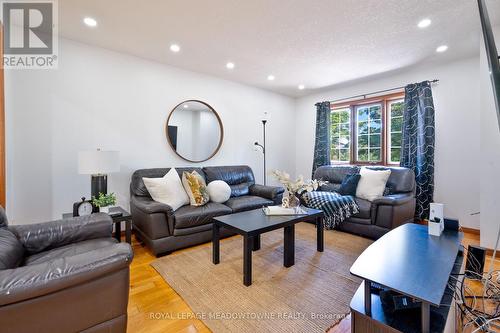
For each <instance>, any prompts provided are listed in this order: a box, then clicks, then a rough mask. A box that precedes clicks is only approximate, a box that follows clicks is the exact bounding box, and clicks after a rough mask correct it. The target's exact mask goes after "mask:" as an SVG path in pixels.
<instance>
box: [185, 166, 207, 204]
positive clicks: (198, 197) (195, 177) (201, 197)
mask: <svg viewBox="0 0 500 333" xmlns="http://www.w3.org/2000/svg"><path fill="white" fill-rule="evenodd" d="M182 186H183V187H184V190H185V191H186V193H187V195H188V197H189V203H190V204H191V206H203V205H204V204H206V203H207V202H208V200H210V198H209V196H208V191H207V184H205V179H204V178H203V177H202V176H201V175H200V174H199V173H198V172H196V171H192V172H187V171H184V172H183V173H182Z"/></svg>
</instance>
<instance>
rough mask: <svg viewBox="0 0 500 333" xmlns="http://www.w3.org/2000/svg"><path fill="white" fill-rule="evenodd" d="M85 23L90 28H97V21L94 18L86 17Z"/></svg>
mask: <svg viewBox="0 0 500 333" xmlns="http://www.w3.org/2000/svg"><path fill="white" fill-rule="evenodd" d="M83 23H85V24H86V25H88V26H89V27H97V21H96V20H95V19H93V18H92V17H86V18H84V19H83Z"/></svg>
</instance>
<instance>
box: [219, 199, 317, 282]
mask: <svg viewBox="0 0 500 333" xmlns="http://www.w3.org/2000/svg"><path fill="white" fill-rule="evenodd" d="M305 211H306V214H304V215H274V216H268V215H266V214H264V212H263V211H262V209H261V208H259V209H254V210H250V211H246V212H241V213H235V214H230V215H224V216H217V217H214V218H213V237H212V249H213V252H212V262H213V263H214V264H215V265H217V264H218V263H219V262H220V235H219V229H220V228H221V227H224V228H227V229H229V230H232V231H235V232H236V233H238V234H240V235H242V236H243V284H244V285H245V286H247V287H248V286H250V285H251V284H252V251H257V250H259V249H260V235H261V234H263V233H265V232H268V231H273V230H276V229H281V228H283V229H284V254H283V266H285V267H291V266H293V265H294V264H295V224H297V223H299V222H306V221H313V222H315V223H316V229H317V250H318V252H323V248H324V241H323V211H321V210H316V209H312V208H305Z"/></svg>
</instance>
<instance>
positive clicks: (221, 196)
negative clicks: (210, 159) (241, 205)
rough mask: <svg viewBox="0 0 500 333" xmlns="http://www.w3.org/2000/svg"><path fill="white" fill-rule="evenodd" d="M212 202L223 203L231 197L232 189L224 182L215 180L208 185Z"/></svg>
mask: <svg viewBox="0 0 500 333" xmlns="http://www.w3.org/2000/svg"><path fill="white" fill-rule="evenodd" d="M207 192H208V195H209V197H210V201H212V202H217V203H223V202H226V201H228V200H229V198H230V197H231V187H229V185H228V184H227V183H226V182H225V181H223V180H214V181H212V182H210V183H209V184H208V185H207Z"/></svg>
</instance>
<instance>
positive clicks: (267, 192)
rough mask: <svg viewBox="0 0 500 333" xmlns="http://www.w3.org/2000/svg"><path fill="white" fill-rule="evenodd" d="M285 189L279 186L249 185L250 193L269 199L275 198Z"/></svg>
mask: <svg viewBox="0 0 500 333" xmlns="http://www.w3.org/2000/svg"><path fill="white" fill-rule="evenodd" d="M284 191H285V189H284V188H283V187H280V186H264V185H258V184H254V185H252V186H250V195H256V196H258V197H263V198H266V199H269V200H275V199H276V198H277V197H278V196H279V195H280V194H283V192H284Z"/></svg>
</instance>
